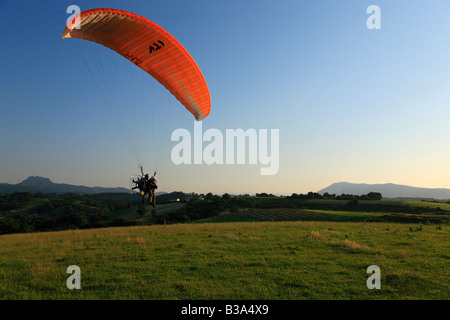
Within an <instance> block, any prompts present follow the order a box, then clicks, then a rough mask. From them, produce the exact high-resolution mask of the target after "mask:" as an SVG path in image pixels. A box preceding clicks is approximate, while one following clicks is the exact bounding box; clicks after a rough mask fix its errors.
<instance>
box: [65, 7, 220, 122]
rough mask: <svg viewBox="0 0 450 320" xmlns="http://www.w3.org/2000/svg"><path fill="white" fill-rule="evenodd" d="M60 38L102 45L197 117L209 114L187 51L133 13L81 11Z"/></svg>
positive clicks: (202, 83) (200, 78)
mask: <svg viewBox="0 0 450 320" xmlns="http://www.w3.org/2000/svg"><path fill="white" fill-rule="evenodd" d="M76 19H77V22H75V23H74V24H73V26H74V27H73V28H72V29H69V27H68V26H66V27H65V29H64V31H63V34H62V38H63V39H64V38H78V39H84V40H89V41H93V42H96V43H99V44H102V45H104V46H106V47H108V48H110V49H112V50H114V51H116V52H117V53H119V54H120V55H122V56H124V57H125V58H127V59H128V60H130V61H131V62H133V63H134V64H135V65H137V66H138V67H140V68H141V69H143V70H144V71H146V72H147V73H149V74H150V75H151V76H152V77H154V78H155V79H156V80H158V81H159V82H160V83H161V84H162V85H163V86H164V87H166V89H167V90H169V91H170V92H171V93H172V94H173V95H174V96H175V97H176V98H177V99H178V100H179V101H180V102H181V104H182V105H183V106H185V107H186V109H188V110H189V111H190V112H191V113H192V114H193V115H194V117H195V118H196V119H197V120H201V119H203V118H205V117H206V116H208V114H209V112H210V109H211V99H210V96H209V90H208V86H207V84H206V81H205V79H204V78H203V75H202V73H201V71H200V69H199V68H198V66H197V64H196V63H195V61H194V59H192V57H191V56H190V54H189V53H188V52H187V50H186V49H185V48H184V47H183V46H182V45H181V44H180V43H179V42H178V41H177V40H176V39H175V38H174V37H173V36H171V35H170V34H169V33H168V32H167V31H165V30H164V29H163V28H161V27H160V26H158V25H157V24H155V23H153V22H151V21H150V20H147V19H145V18H143V17H141V16H138V15H136V14H134V13H131V12H127V11H123V10H116V9H92V10H87V11H84V12H82V13H80V15H79V16H77V17H76Z"/></svg>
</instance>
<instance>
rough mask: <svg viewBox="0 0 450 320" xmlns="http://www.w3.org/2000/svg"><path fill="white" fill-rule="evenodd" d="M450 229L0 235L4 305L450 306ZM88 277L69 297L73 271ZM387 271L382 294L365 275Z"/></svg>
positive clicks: (283, 226)
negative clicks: (315, 302)
mask: <svg viewBox="0 0 450 320" xmlns="http://www.w3.org/2000/svg"><path fill="white" fill-rule="evenodd" d="M449 230H450V229H448V228H446V227H443V228H437V227H436V226H435V225H422V226H419V225H417V224H395V223H371V224H361V223H348V222H346V223H344V222H258V223H252V222H247V223H221V224H217V223H209V224H177V225H164V226H145V227H123V228H106V229H92V230H71V231H62V232H46V233H31V234H16V235H2V236H0V283H1V286H0V297H2V298H3V299H7V300H9V299H19V300H21V299H38V300H47V299H50V300H67V299H75V300H78V299H81V300H85V299H101V300H103V299H119V300H120V299H140V300H155V299H156V300H166V299H174V300H179V299H181V300H203V299H206V300H208V299H213V300H218V299H227V300H242V299H246V300H268V299H274V300H277V299H281V300H304V299H332V300H335V299H358V300H360V299H363V300H364V299H369V300H372V299H380V300H392V299H404V300H415V299H444V300H446V299H448V298H449V297H450V289H449V288H450V283H449V277H448V274H447V272H446V266H447V264H448V257H449V253H448V248H447V247H446V246H447V245H448V238H449ZM70 265H77V266H79V267H80V269H81V290H68V289H67V287H66V280H67V278H68V277H69V275H68V274H67V273H66V269H67V267H68V266H70ZM370 265H377V266H379V267H380V268H381V290H368V289H367V286H366V280H367V278H368V274H367V272H366V269H367V267H368V266H370Z"/></svg>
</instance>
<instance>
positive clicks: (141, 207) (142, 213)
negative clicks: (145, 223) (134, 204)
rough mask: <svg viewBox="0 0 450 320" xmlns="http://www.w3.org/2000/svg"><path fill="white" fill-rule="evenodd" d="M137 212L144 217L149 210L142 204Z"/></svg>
mask: <svg viewBox="0 0 450 320" xmlns="http://www.w3.org/2000/svg"><path fill="white" fill-rule="evenodd" d="M136 212H137V214H138V215H139V216H140V217H142V216H143V215H144V214H145V213H146V212H147V210H145V207H144V206H142V205H141V206H139V207H138V208H137V210H136Z"/></svg>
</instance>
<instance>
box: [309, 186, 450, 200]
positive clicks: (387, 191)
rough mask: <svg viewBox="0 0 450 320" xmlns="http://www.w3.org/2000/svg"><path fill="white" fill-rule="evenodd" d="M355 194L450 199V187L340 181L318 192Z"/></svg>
mask: <svg viewBox="0 0 450 320" xmlns="http://www.w3.org/2000/svg"><path fill="white" fill-rule="evenodd" d="M326 192H328V193H329V194H336V195H340V194H355V195H362V194H367V193H369V192H379V193H381V194H382V195H383V198H418V199H437V200H446V199H450V189H444V188H418V187H410V186H405V185H399V184H393V183H385V184H365V183H349V182H338V183H333V184H332V185H330V186H328V187H326V188H324V189H322V190H320V191H319V192H318V193H320V194H324V193H326Z"/></svg>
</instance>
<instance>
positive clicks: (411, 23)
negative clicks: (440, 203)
mask: <svg viewBox="0 0 450 320" xmlns="http://www.w3.org/2000/svg"><path fill="white" fill-rule="evenodd" d="M72 4H75V5H78V6H79V7H80V8H81V10H82V11H84V10H88V9H92V8H101V7H109V8H117V9H122V10H126V11H131V12H133V13H136V14H139V15H141V16H143V17H146V18H147V19H149V20H151V21H153V22H155V23H157V24H158V25H160V26H161V27H163V28H164V29H166V30H167V31H168V32H169V33H171V34H172V35H173V36H174V37H175V38H177V39H178V40H179V41H180V43H181V44H183V46H184V47H185V48H186V49H187V50H188V51H189V52H190V54H191V55H192V57H193V58H194V59H195V61H196V62H197V64H198V65H199V67H200V69H201V71H202V73H203V75H204V77H205V79H206V81H207V83H208V87H209V89H210V94H211V100H212V108H211V114H210V116H209V117H207V118H206V119H205V120H204V121H203V129H204V130H206V129H208V128H217V129H219V130H221V131H222V132H223V133H225V130H226V129H236V128H242V129H244V130H246V129H249V128H254V129H269V130H270V129H279V130H280V166H279V172H278V174H276V175H273V176H261V175H260V174H259V173H260V167H261V166H260V165H249V164H246V165H205V164H203V165H180V166H175V165H173V164H172V163H171V162H170V157H167V156H165V157H162V158H163V159H165V160H166V161H163V162H164V163H163V164H162V165H161V168H160V170H159V171H158V181H159V184H160V188H161V190H166V191H174V190H182V191H185V192H189V191H194V192H199V193H201V192H209V191H211V192H213V193H218V194H221V193H224V192H229V193H250V194H252V193H255V192H271V193H277V194H290V193H293V192H297V193H299V192H308V191H318V190H320V189H322V188H324V187H326V186H328V185H329V184H331V183H333V182H339V181H348V182H355V183H387V182H392V183H399V184H406V185H413V186H421V187H436V188H437V187H444V188H450V166H449V165H448V164H449V163H450V150H449V148H448V140H449V138H450V126H449V125H448V119H449V116H450V90H449V89H450V76H449V75H450V63H449V57H450V42H449V41H448V39H449V34H450V19H449V17H450V1H442V0H436V1H425V0H423V1H418V0H415V1H403V0H399V1H377V0H375V1H363V0H352V1H324V0H318V1H312V0H305V1H301V0H293V1H287V0H282V1H273V0H246V1H243V0H239V1H238V0H227V1H218V0H211V1H197V0H196V1H191V0H183V1H170V0H168V1H111V0H110V1H95V0H93V1H50V0H47V1H12V0H11V1H9V0H6V1H5V0H1V1H0V44H1V48H2V54H1V55H2V59H0V150H1V156H0V182H7V183H18V182H20V181H22V180H23V179H25V178H26V177H28V176H30V175H39V176H44V177H49V178H50V179H51V180H52V181H54V182H58V183H71V184H78V185H87V186H127V185H128V178H129V176H131V175H133V174H136V173H138V170H137V167H136V160H135V159H134V157H133V156H132V155H131V154H130V152H129V151H128V146H127V143H126V142H125V140H124V135H123V132H122V131H121V130H119V129H118V127H117V125H116V123H115V119H114V116H113V115H112V114H111V113H110V112H109V109H108V107H107V106H106V103H105V100H104V99H103V98H102V95H101V94H100V93H99V91H100V90H99V88H98V87H96V86H95V85H94V82H93V79H92V73H91V72H89V70H88V69H87V68H86V67H85V65H84V64H83V61H85V60H86V59H87V60H89V59H90V55H91V52H92V51H91V50H94V51H95V52H96V54H98V55H100V56H101V55H102V54H103V52H102V50H104V51H105V55H107V54H109V53H106V49H105V48H102V47H100V46H98V48H95V44H94V45H92V46H91V45H89V44H85V43H83V44H82V43H81V42H82V41H81V40H76V39H65V40H62V39H61V33H62V30H63V29H64V25H65V23H66V20H67V18H68V16H69V14H67V13H66V8H67V7H68V6H69V5H72ZM372 4H376V5H378V6H379V7H380V9H381V29H380V30H369V29H367V27H366V20H367V18H368V17H369V15H368V14H367V13H366V9H367V7H368V6H369V5H372ZM80 56H81V58H80ZM97 59H98V58H97ZM89 63H90V62H89ZM117 63H120V61H119V62H117ZM97 71H98V70H97ZM97 71H95V70H94V72H96V74H95V77H100V78H101V77H102V76H103V75H106V74H105V73H102V72H97ZM97 79H99V78H97ZM141 79H142V76H141V75H139V74H138V75H136V76H135V77H134V80H133V81H134V85H133V87H135V88H138V90H136V91H134V92H128V89H122V91H121V94H124V96H125V99H126V96H127V94H128V96H129V99H130V101H131V100H133V101H134V102H133V103H131V102H130V104H135V105H138V106H139V107H140V108H143V109H140V110H143V111H142V113H140V112H141V111H139V115H141V114H142V117H140V116H139V117H138V118H142V119H141V120H143V121H144V123H149V124H154V123H155V121H158V119H156V117H155V116H156V114H155V113H157V111H155V109H152V108H156V107H155V106H149V108H148V110H147V109H146V106H147V101H148V100H152V101H156V100H157V99H162V100H164V101H167V102H164V103H167V104H168V105H170V107H171V108H173V110H174V112H173V113H172V112H171V113H170V114H169V116H164V115H163V116H160V117H163V120H161V121H160V123H161V124H163V127H165V129H166V132H165V133H164V134H165V135H163V136H161V137H160V138H159V139H162V140H163V142H164V143H165V149H164V150H163V152H165V153H168V152H169V153H170V150H171V148H172V147H173V146H174V145H175V144H176V143H174V142H170V132H171V130H172V129H171V128H172V126H174V128H186V129H188V130H190V131H191V132H192V128H193V118H192V117H189V114H187V112H183V111H185V110H183V107H182V106H181V105H179V103H178V102H177V101H175V100H173V101H170V96H167V95H166V94H165V92H164V90H161V88H160V87H158V84H154V83H151V84H150V86H151V89H150V90H149V92H151V93H152V96H151V97H150V98H148V97H149V96H148V94H149V93H148V92H141V91H139V89H140V88H141V86H144V85H148V83H147V82H146V81H147V80H148V79H144V80H145V81H142V82H141ZM149 81H151V80H149ZM114 91H115V90H112V89H110V90H109V91H106V94H107V95H109V94H111V97H112V99H115V98H114V97H113V94H115V92H114ZM141 93H142V96H141ZM158 101H160V100H158ZM154 104H155V105H156V104H157V105H158V106H159V105H160V103H154ZM117 105H118V106H120V103H119V102H118V103H117ZM152 110H153V111H152ZM175 110H176V111H175ZM116 120H117V119H116ZM169 125H170V126H169ZM167 129H170V130H167ZM140 143H141V147H142V149H143V162H144V166H145V168H146V169H147V168H148V170H147V171H150V170H152V168H153V163H152V162H153V160H152V158H151V157H150V156H148V154H147V151H148V150H150V149H151V146H152V145H154V144H156V142H154V141H153V139H152V138H151V137H148V136H144V137H143V139H142V141H141V142H140Z"/></svg>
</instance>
